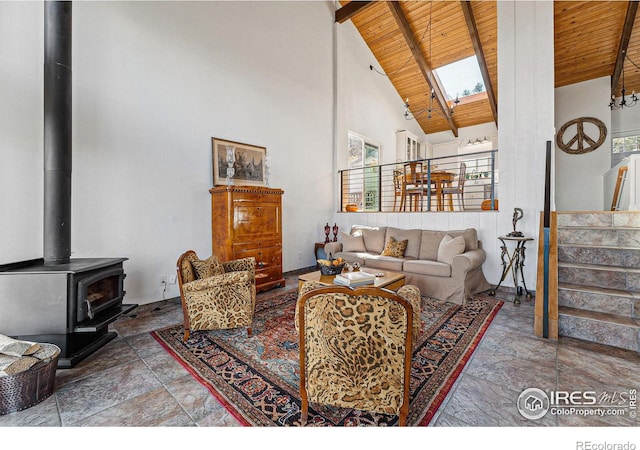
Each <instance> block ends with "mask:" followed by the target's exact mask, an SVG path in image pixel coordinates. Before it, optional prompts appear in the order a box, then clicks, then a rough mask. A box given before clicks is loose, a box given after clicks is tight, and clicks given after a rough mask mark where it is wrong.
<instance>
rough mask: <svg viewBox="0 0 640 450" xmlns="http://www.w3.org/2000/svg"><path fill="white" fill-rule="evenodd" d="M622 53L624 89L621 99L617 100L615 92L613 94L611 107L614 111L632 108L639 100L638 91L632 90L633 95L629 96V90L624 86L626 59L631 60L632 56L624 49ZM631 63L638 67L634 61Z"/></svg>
mask: <svg viewBox="0 0 640 450" xmlns="http://www.w3.org/2000/svg"><path fill="white" fill-rule="evenodd" d="M622 54H623V56H624V58H623V59H622V90H621V93H622V96H621V97H620V101H619V102H616V96H615V94H613V93H612V94H611V101H610V102H609V108H610V109H611V110H612V111H613V110H614V109H624V108H631V107H632V106H635V104H636V103H637V102H638V96H637V95H636V91H631V95H630V96H628V97H627V90H626V88H625V86H624V60H625V59H628V60H629V61H631V58H629V57H628V56H627V52H626V51H623V52H622ZM631 64H633V65H634V66H636V67H638V65H637V64H636V63H634V62H633V61H631Z"/></svg>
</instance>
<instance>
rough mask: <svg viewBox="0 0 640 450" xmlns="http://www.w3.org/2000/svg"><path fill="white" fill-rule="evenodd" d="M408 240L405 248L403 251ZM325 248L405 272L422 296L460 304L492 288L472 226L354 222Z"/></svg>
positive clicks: (380, 267)
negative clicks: (404, 226) (445, 227)
mask: <svg viewBox="0 0 640 450" xmlns="http://www.w3.org/2000/svg"><path fill="white" fill-rule="evenodd" d="M404 241H406V248H405V249H404V251H403V252H400V253H401V254H400V253H399V252H398V251H399V250H400V251H401V250H402V247H403V246H404ZM399 247H400V248H399ZM324 250H325V252H326V254H327V256H330V257H333V258H337V257H342V258H344V259H345V260H347V261H348V262H349V263H354V262H358V263H359V264H360V266H362V267H363V268H364V270H365V271H368V272H374V271H375V270H391V271H395V272H402V273H404V274H405V277H406V280H405V281H406V283H407V284H412V285H415V286H417V287H418V288H419V289H420V293H421V294H422V295H425V296H428V297H432V298H437V299H440V300H444V301H448V302H452V303H458V304H462V303H464V301H465V300H466V299H467V298H469V297H471V296H472V295H473V294H477V293H479V292H484V291H486V290H488V289H491V285H490V284H489V283H488V282H487V280H486V278H485V276H484V273H483V272H482V263H483V262H484V261H485V259H486V253H485V251H484V250H483V249H482V247H481V243H480V241H478V234H477V231H476V230H475V229H474V228H468V229H466V230H452V231H435V230H419V229H413V230H404V229H400V228H394V227H368V226H363V225H354V226H353V227H352V228H351V231H350V232H349V233H348V234H347V233H341V234H340V240H339V241H338V242H330V243H328V244H326V245H325V249H324ZM394 253H395V254H394ZM389 255H392V256H389Z"/></svg>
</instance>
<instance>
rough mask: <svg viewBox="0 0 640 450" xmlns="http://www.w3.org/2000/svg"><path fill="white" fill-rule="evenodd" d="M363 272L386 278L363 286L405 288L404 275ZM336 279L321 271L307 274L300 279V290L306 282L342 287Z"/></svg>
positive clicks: (376, 271) (378, 278)
mask: <svg viewBox="0 0 640 450" xmlns="http://www.w3.org/2000/svg"><path fill="white" fill-rule="evenodd" d="M363 272H367V273H372V274H375V273H378V272H381V273H384V276H382V277H376V279H375V281H374V282H373V285H371V284H365V285H362V286H375V287H379V288H385V289H389V290H392V291H397V290H398V289H400V288H401V287H402V286H404V274H403V273H400V272H391V271H390V270H375V269H368V270H363ZM335 277H336V276H335V275H322V273H320V271H319V270H316V271H315V272H310V273H305V274H304V275H300V276H299V277H298V290H300V288H301V287H302V284H303V283H304V282H305V281H318V282H320V283H322V284H326V285H327V286H340V285H338V284H335V283H334V282H333V280H334V278H335Z"/></svg>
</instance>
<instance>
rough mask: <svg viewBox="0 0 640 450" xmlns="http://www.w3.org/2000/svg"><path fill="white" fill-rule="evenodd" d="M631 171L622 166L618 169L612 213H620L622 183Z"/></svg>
mask: <svg viewBox="0 0 640 450" xmlns="http://www.w3.org/2000/svg"><path fill="white" fill-rule="evenodd" d="M627 170H629V167H628V166H622V167H620V168H619V169H618V178H617V179H616V187H615V189H614V191H613V199H612V200H611V211H618V202H619V201H620V192H621V191H622V183H623V182H624V180H625V176H626V174H627Z"/></svg>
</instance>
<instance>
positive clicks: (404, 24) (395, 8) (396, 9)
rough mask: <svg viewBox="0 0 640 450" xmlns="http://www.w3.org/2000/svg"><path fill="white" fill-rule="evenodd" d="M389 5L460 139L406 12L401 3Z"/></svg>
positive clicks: (440, 106) (394, 2)
mask: <svg viewBox="0 0 640 450" xmlns="http://www.w3.org/2000/svg"><path fill="white" fill-rule="evenodd" d="M387 5H389V10H390V11H391V14H392V15H393V17H394V19H395V20H396V23H397V24H398V28H399V29H400V32H401V33H402V36H403V37H404V40H405V42H406V43H407V46H408V47H409V49H410V50H411V53H412V54H413V58H414V59H415V60H416V63H417V64H418V67H419V68H420V72H422V75H423V76H424V79H425V81H426V82H427V84H428V85H429V87H430V88H431V89H432V90H433V93H434V94H435V98H436V103H437V104H438V107H439V108H440V110H441V111H442V114H443V115H444V119H445V120H446V121H447V124H448V126H449V129H450V130H451V131H452V132H453V135H454V136H455V137H458V126H457V125H456V124H455V122H454V121H453V119H452V118H451V115H450V114H449V105H448V103H447V101H446V99H445V98H444V94H443V93H442V90H441V89H440V86H438V84H437V83H432V80H433V78H434V74H433V71H432V70H431V67H429V64H428V63H427V60H426V58H425V57H424V54H422V51H420V45H419V43H418V41H417V40H416V37H415V35H414V34H413V31H411V26H410V25H409V21H408V20H407V17H406V15H405V14H404V11H402V7H401V6H400V3H399V2H398V1H390V2H387Z"/></svg>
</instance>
